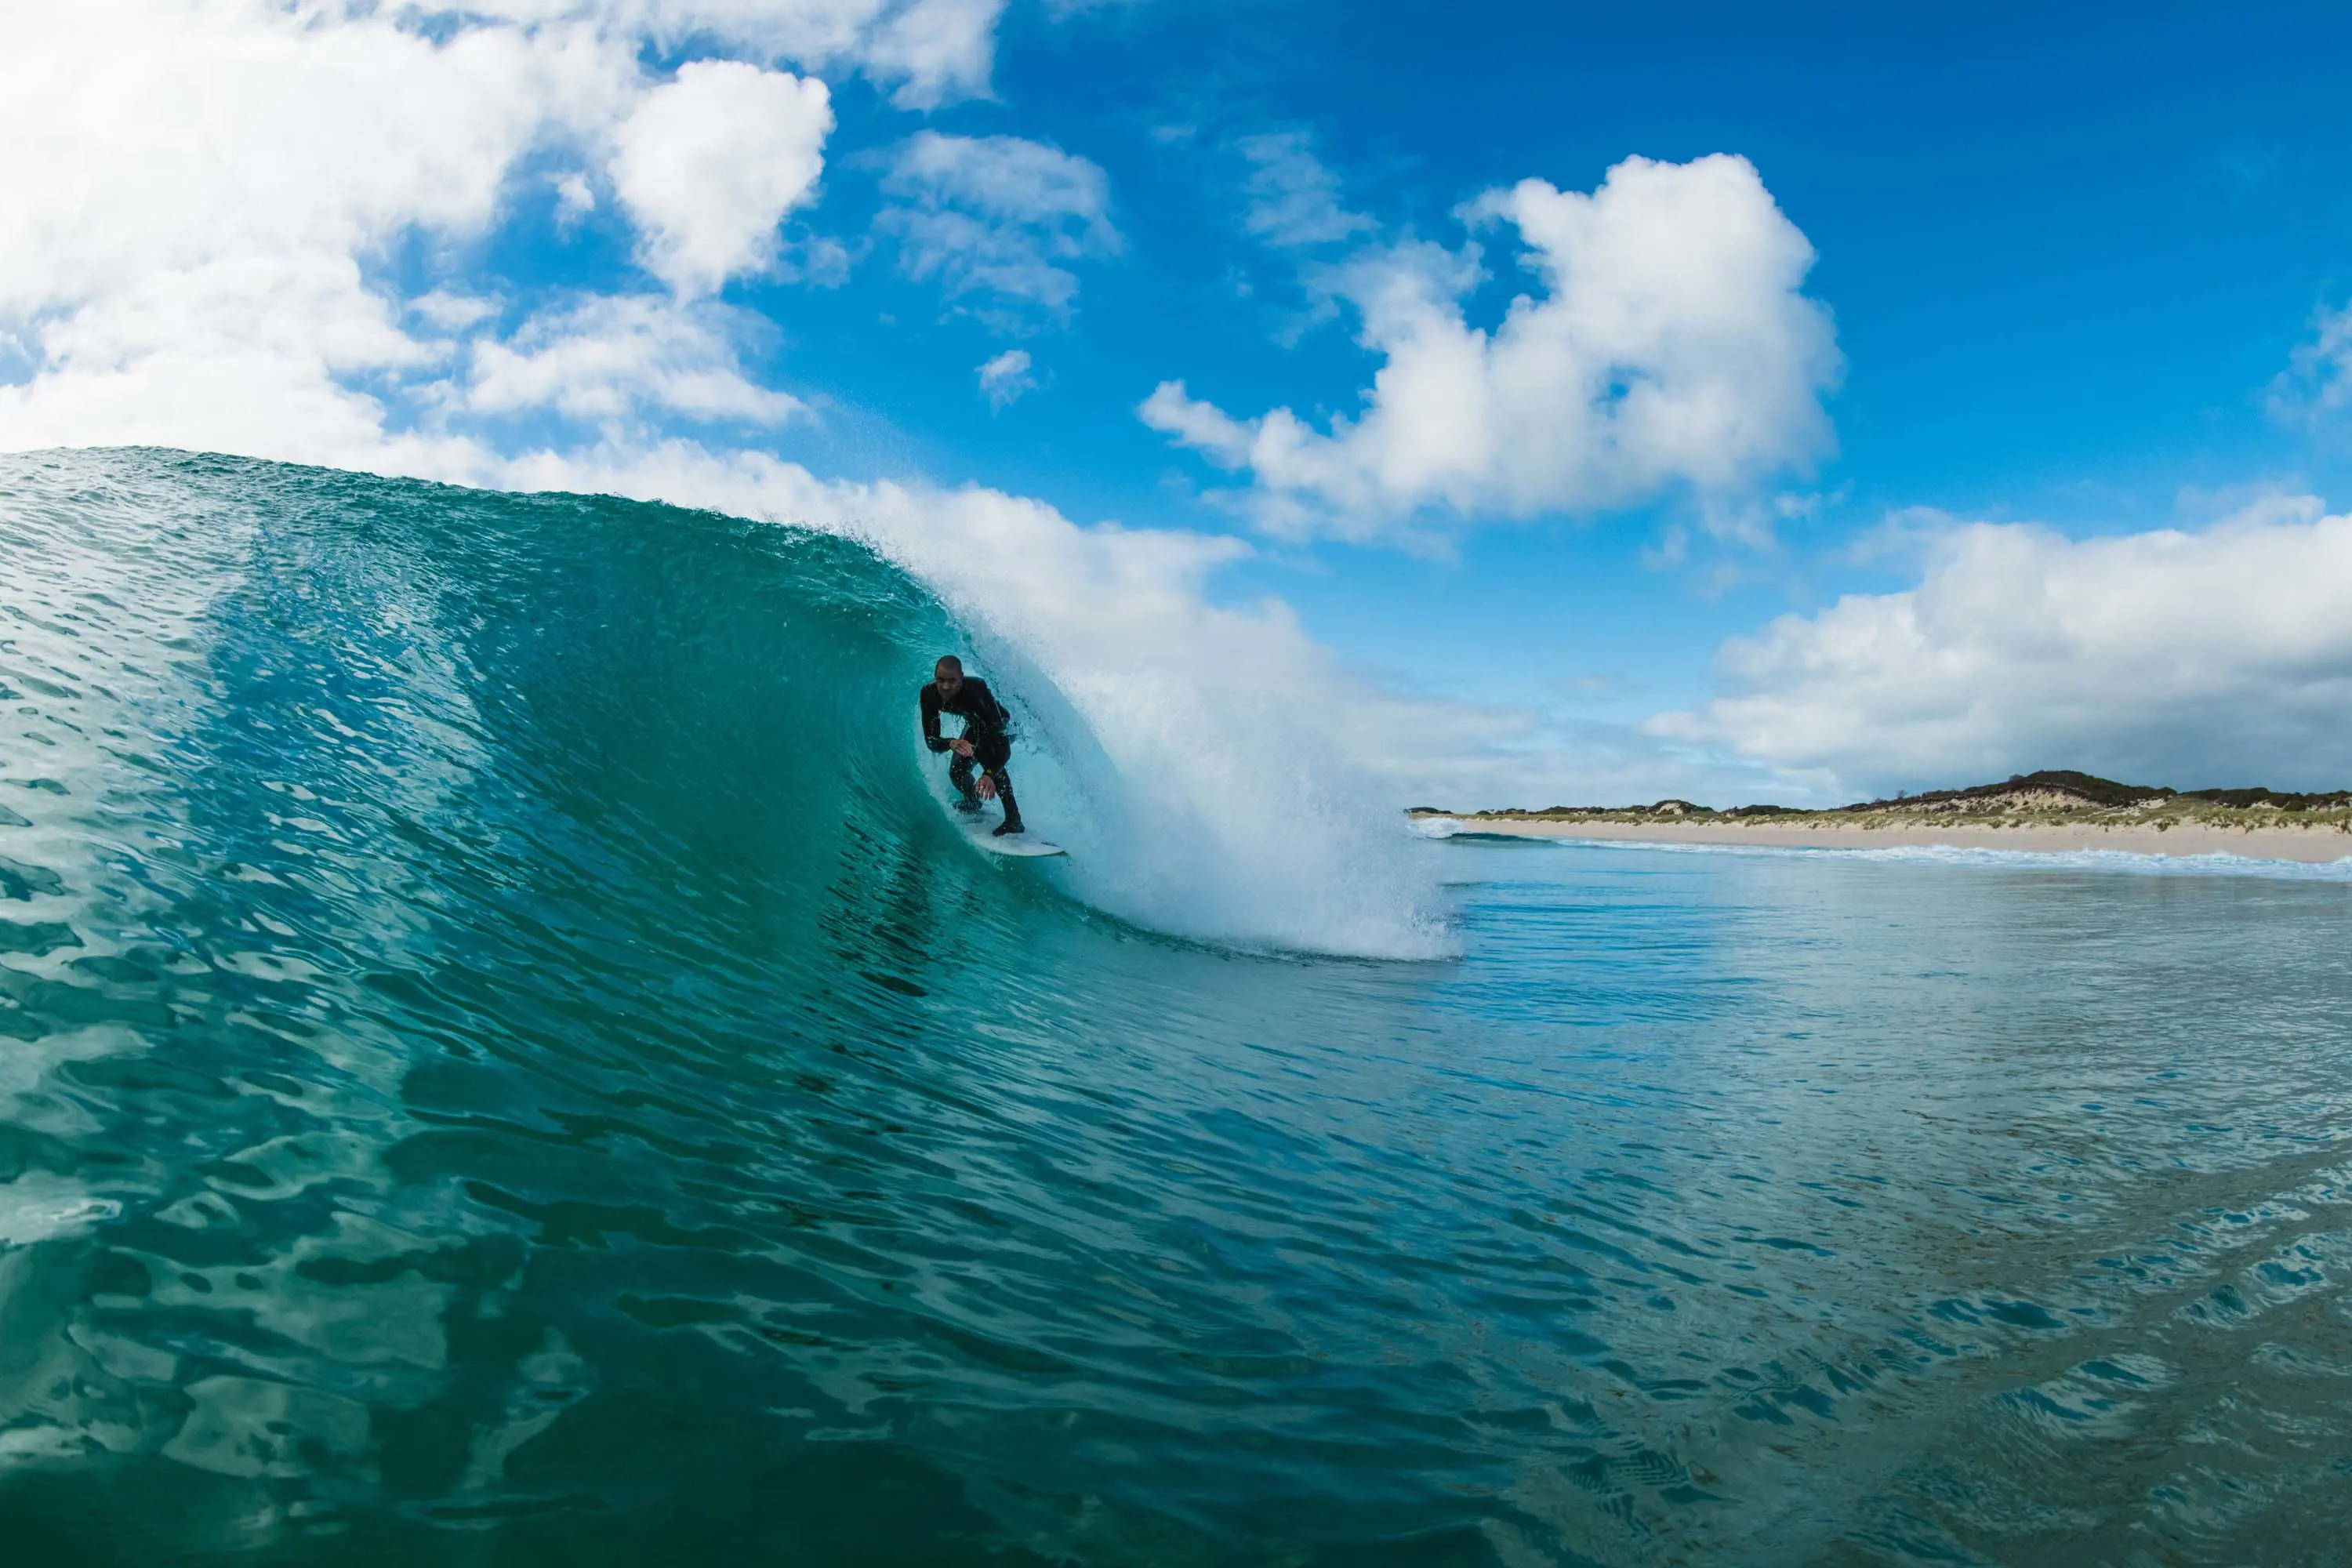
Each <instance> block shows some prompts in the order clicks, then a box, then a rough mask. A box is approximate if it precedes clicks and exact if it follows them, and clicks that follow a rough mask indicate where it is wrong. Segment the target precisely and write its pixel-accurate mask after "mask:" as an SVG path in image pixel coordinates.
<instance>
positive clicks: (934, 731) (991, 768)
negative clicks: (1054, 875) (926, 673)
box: [923, 675, 1021, 824]
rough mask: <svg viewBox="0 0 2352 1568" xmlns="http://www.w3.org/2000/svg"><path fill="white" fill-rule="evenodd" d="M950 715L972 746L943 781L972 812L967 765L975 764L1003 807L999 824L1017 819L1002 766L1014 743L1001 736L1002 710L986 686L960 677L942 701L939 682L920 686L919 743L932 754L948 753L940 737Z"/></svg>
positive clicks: (974, 803)
mask: <svg viewBox="0 0 2352 1568" xmlns="http://www.w3.org/2000/svg"><path fill="white" fill-rule="evenodd" d="M942 713H952V714H954V715H955V716H956V717H957V718H959V719H961V720H962V721H963V739H965V740H967V741H970V742H971V753H972V754H971V756H969V757H964V756H959V757H957V758H956V760H955V761H953V762H951V763H949V764H948V782H949V783H950V784H954V785H955V786H956V793H957V794H958V795H961V796H962V797H963V804H964V805H966V806H967V807H971V808H973V809H977V808H978V807H979V805H980V796H979V795H978V794H977V793H976V792H975V791H974V790H973V788H972V784H971V769H972V764H973V763H979V764H980V766H981V768H982V770H983V771H985V772H986V773H987V774H988V776H989V778H990V779H992V781H994V783H995V784H996V797H997V799H999V800H1001V801H1003V803H1004V820H1005V821H1006V822H1007V823H1008V824H1013V823H1018V822H1019V821H1020V820H1021V808H1020V807H1019V806H1017V805H1013V775H1012V774H1010V773H1006V772H1005V771H1004V764H1005V763H1007V762H1009V761H1011V760H1012V757H1013V738H1012V737H1011V736H1010V735H1009V734H1007V733H1006V727H1007V726H1008V725H1009V724H1010V723H1011V722H1012V720H1011V716H1010V715H1008V714H1007V713H1006V712H1005V711H1004V705H1003V703H1001V702H999V701H997V700H996V693H995V692H993V691H991V690H990V689H988V682H986V681H985V680H982V679H977V678H975V677H973V676H969V675H967V676H965V677H964V678H963V684H962V685H961V686H959V687H957V688H956V692H955V695H954V696H953V697H946V698H942V697H941V696H940V688H939V683H938V682H937V681H934V680H926V681H925V682H923V744H924V745H926V746H929V748H930V749H931V750H932V751H934V752H950V751H953V750H954V749H955V747H954V744H953V743H952V742H949V741H944V740H942V739H940V714H942Z"/></svg>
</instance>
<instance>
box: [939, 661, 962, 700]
mask: <svg viewBox="0 0 2352 1568" xmlns="http://www.w3.org/2000/svg"><path fill="white" fill-rule="evenodd" d="M931 679H934V680H937V681H938V682H939V683H940V690H942V691H946V692H953V691H954V690H955V689H956V688H957V687H959V686H961V685H962V684H963V660H961V659H960V658H957V657H956V656H955V655H953V654H949V655H947V656H946V657H945V658H941V659H940V662H939V663H937V664H935V665H933V666H931Z"/></svg>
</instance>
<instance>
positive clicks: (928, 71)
mask: <svg viewBox="0 0 2352 1568" xmlns="http://www.w3.org/2000/svg"><path fill="white" fill-rule="evenodd" d="M303 9H304V10H305V11H306V12H309V13H310V14H312V15H313V16H320V17H322V18H332V19H337V20H340V19H343V18H346V17H348V16H361V15H365V14H367V13H370V12H373V11H375V10H377V9H379V7H378V6H377V5H375V4H373V0H324V3H320V0H311V3H310V5H305V6H304V7H303ZM1003 9H1004V0H467V4H466V5H463V6H462V7H449V8H445V7H438V6H425V7H419V8H418V11H417V13H416V14H417V15H420V16H425V17H426V18H429V19H433V20H436V21H446V20H447V19H448V18H450V17H451V16H462V17H464V18H467V19H477V18H478V19H483V20H496V21H500V22H507V23H511V24H516V25H519V26H526V27H533V28H537V27H545V26H571V25H586V26H594V27H597V28H601V29H605V30H608V31H610V32H612V33H614V34H616V35H621V36H626V37H643V38H645V39H646V40H648V41H649V42H651V43H653V44H654V45H655V46H656V47H657V48H659V49H661V50H663V51H665V52H668V51H672V50H676V49H677V48H678V47H681V46H685V45H689V44H691V45H696V46H703V47H709V46H712V45H716V46H718V47H721V48H724V49H728V50H731V51H733V52H735V53H738V54H740V55H743V56H746V57H749V58H752V59H754V60H757V61H761V62H765V63H772V62H774V61H778V60H792V61H795V62H797V63H799V64H800V65H802V66H803V67H805V68H809V69H811V70H831V69H851V70H860V71H863V72H865V73H866V75H867V76H870V77H872V78H874V79H876V80H877V81H881V82H886V83H895V84H896V86H895V87H894V89H893V90H892V93H891V101H892V102H893V103H895V104H897V105H898V107H899V108H901V109H934V108H937V107H938V106H940V104H943V103H951V102H954V101H956V100H959V99H966V98H984V97H986V96H987V95H988V91H989V85H988V83H989V72H990V69H991V68H992V65H993V63H994V57H995V49H996V38H995V23H996V19H997V17H998V16H1000V15H1002V13H1003Z"/></svg>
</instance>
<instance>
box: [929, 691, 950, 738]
mask: <svg viewBox="0 0 2352 1568" xmlns="http://www.w3.org/2000/svg"><path fill="white" fill-rule="evenodd" d="M923 744H924V745H926V746H928V747H929V748H930V749H931V750H932V751H934V752H944V751H947V750H948V749H949V747H948V743H947V742H945V741H942V740H940V694H939V692H938V691H937V690H936V689H934V688H931V687H929V686H926V687H924V688H923Z"/></svg>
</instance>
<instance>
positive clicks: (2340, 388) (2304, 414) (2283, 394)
mask: <svg viewBox="0 0 2352 1568" xmlns="http://www.w3.org/2000/svg"><path fill="white" fill-rule="evenodd" d="M2347 410H2352V305H2347V306H2345V307H2344V308H2343V309H2342V310H2322V311H2320V312H2319V319H2318V321H2317V322H2316V323H2315V329H2314V331H2313V333H2312V338H2311V341H2310V342H2307V343H2305V344H2303V345H2302V346H2301V347H2299V348H2297V349H2296V350H2295V351H2294V359H2293V361H2292V362H2291V363H2289V365H2288V367H2287V369H2286V371H2285V372H2284V374H2281V375H2280V376H2279V378H2278V379H2277V381H2275V382H2273V384H2272V385H2271V412H2272V413H2273V414H2275V415H2277V416H2280V417H2281V418H2284V419H2287V420H2289V421H2292V422H2294V423H2296V424H2305V425H2310V426H2319V427H2326V426H2329V425H2332V424H2333V422H2334V421H2335V420H2336V419H2337V418H2339V417H2341V416H2343V415H2344V414H2345V413H2346V412H2347Z"/></svg>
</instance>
